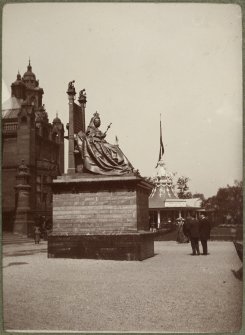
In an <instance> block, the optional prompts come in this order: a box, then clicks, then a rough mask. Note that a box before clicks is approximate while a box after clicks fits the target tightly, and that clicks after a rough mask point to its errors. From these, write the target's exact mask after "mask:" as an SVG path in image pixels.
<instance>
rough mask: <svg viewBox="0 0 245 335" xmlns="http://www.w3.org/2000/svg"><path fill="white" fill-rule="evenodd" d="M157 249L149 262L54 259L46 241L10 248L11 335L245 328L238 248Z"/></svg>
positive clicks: (6, 253)
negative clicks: (15, 334) (205, 251)
mask: <svg viewBox="0 0 245 335" xmlns="http://www.w3.org/2000/svg"><path fill="white" fill-rule="evenodd" d="M190 249H191V247H190V244H177V243H176V242H173V241H169V242H155V253H156V255H155V256H154V257H152V258H149V259H147V260H144V261H142V262H137V261H129V262H127V261H108V260H105V261H104V260H75V259H74V260H73V259H48V258H47V254H46V242H42V243H41V244H40V245H34V244H31V243H29V244H23V245H18V246H17V245H6V246H4V248H3V298H4V329H8V330H13V329H15V330H62V331H69V330H73V331H75V330H76V331H119V332H120V331H121V332H122V331H147V332H150V331H156V332H210V333H213V332H231V331H239V329H240V328H241V322H242V281H239V280H238V279H237V278H235V276H234V274H233V272H232V270H238V269H239V268H240V266H241V262H240V260H239V258H238V256H237V254H236V251H235V248H234V246H233V244H232V243H231V242H209V250H210V253H211V254H210V255H208V256H191V255H190Z"/></svg>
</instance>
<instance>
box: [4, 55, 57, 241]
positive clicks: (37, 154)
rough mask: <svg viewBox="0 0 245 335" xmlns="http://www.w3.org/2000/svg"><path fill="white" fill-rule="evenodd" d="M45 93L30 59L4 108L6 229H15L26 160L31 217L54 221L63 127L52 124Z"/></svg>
mask: <svg viewBox="0 0 245 335" xmlns="http://www.w3.org/2000/svg"><path fill="white" fill-rule="evenodd" d="M43 94H44V91H43V89H42V88H41V87H39V81H38V80H37V79H36V75H35V73H34V72H33V71H32V66H31V62H30V60H29V63H28V66H27V71H26V72H25V73H24V75H23V77H21V75H20V73H19V72H18V73H17V78H16V80H15V81H14V82H13V83H12V85H11V97H10V99H9V100H8V101H6V102H5V103H4V104H3V106H2V153H3V155H2V157H3V162H2V174H3V185H2V192H3V203H2V207H3V229H4V230H9V231H14V230H15V229H14V221H15V216H16V214H17V213H16V210H17V198H18V194H17V190H18V187H17V188H16V186H17V185H18V184H17V181H16V173H17V170H18V167H19V165H20V163H21V162H22V161H23V160H24V161H25V165H26V166H27V169H28V185H29V186H30V190H29V193H30V204H29V207H30V211H29V214H28V216H29V217H30V216H32V217H33V218H34V219H36V221H38V218H39V217H40V216H45V217H49V218H51V213H52V191H51V182H52V180H53V179H54V178H56V177H57V176H58V175H60V174H62V173H63V172H64V127H63V124H62V122H61V120H60V119H58V118H55V119H54V121H53V123H52V124H51V123H49V119H48V114H47V112H46V110H45V106H44V105H43V102H42V99H43ZM17 180H18V178H17ZM18 220H19V219H18ZM29 221H30V220H29ZM21 226H22V227H25V224H23V225H18V229H16V230H15V231H18V232H19V233H21V229H20V228H19V227H21ZM28 227H29V228H28V232H27V231H26V229H25V228H23V231H22V233H24V234H26V233H27V234H30V233H31V227H30V225H29V226H28Z"/></svg>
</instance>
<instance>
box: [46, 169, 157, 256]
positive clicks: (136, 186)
mask: <svg viewBox="0 0 245 335" xmlns="http://www.w3.org/2000/svg"><path fill="white" fill-rule="evenodd" d="M151 189H152V185H151V184H150V183H148V182H146V181H145V180H144V179H143V178H141V177H138V176H134V175H127V176H120V177H119V176H112V177H108V176H98V175H91V174H80V175H79V174H74V175H65V176H62V177H60V178H59V179H57V180H54V182H53V232H52V234H51V235H50V237H49V240H48V257H68V258H96V259H121V260H143V259H145V258H148V257H151V256H153V255H154V234H153V233H151V232H149V213H148V197H149V194H150V192H151Z"/></svg>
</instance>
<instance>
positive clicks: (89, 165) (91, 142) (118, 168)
mask: <svg viewBox="0 0 245 335" xmlns="http://www.w3.org/2000/svg"><path fill="white" fill-rule="evenodd" d="M100 125H101V120H100V116H99V114H98V112H96V113H94V115H93V117H92V118H91V120H90V123H89V125H88V127H87V130H86V133H84V132H81V131H80V132H79V133H78V134H77V136H76V142H77V147H78V149H79V154H80V156H81V159H82V162H83V167H84V171H87V172H92V173H95V174H100V175H124V174H130V173H133V174H135V170H134V168H133V166H132V164H131V163H130V162H129V160H128V159H127V157H126V156H125V155H124V153H123V152H122V150H121V149H120V148H119V146H118V145H113V144H110V143H108V142H107V141H106V140H105V137H106V132H107V130H108V129H109V127H110V125H109V126H108V128H107V130H106V131H105V132H104V133H103V132H102V131H101V130H100V129H99V127H100Z"/></svg>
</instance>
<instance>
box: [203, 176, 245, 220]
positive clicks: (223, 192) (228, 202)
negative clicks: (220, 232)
mask: <svg viewBox="0 0 245 335" xmlns="http://www.w3.org/2000/svg"><path fill="white" fill-rule="evenodd" d="M242 188H243V187H242V181H237V180H235V181H234V185H233V186H230V185H227V186H226V187H224V188H220V189H219V190H218V192H217V194H216V195H215V196H213V197H210V198H208V199H207V200H205V201H204V208H206V209H212V210H214V211H215V213H216V215H217V218H218V220H219V221H220V223H235V224H242V222H243V221H242V219H243V218H242V213H243V210H242V207H243V206H242V205H243V193H242Z"/></svg>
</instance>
